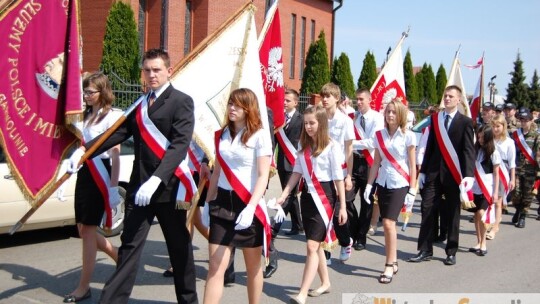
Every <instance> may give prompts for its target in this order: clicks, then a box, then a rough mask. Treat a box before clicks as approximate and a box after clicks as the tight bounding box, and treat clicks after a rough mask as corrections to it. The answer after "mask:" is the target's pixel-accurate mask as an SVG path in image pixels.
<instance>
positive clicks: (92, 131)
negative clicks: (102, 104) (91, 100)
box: [82, 108, 123, 158]
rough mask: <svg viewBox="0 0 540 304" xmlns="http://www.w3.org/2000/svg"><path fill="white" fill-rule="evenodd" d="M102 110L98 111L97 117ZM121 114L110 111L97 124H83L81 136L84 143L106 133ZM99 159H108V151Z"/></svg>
mask: <svg viewBox="0 0 540 304" xmlns="http://www.w3.org/2000/svg"><path fill="white" fill-rule="evenodd" d="M102 110H103V108H101V109H99V111H98V113H97V115H98V116H99V115H100V114H101V112H102ZM122 114H123V112H122V111H120V110H116V109H111V110H110V111H109V113H107V115H105V117H103V119H102V120H101V121H100V122H98V123H93V124H91V125H89V124H88V121H85V122H84V125H83V126H84V127H83V129H82V134H83V138H84V141H85V142H89V141H90V140H92V139H94V138H96V137H97V136H98V135H100V134H102V133H103V132H105V131H107V130H108V129H109V128H110V127H112V125H114V123H115V122H116V121H117V120H118V118H120V116H122ZM98 157H99V158H110V153H109V151H105V152H103V153H102V154H100V155H99V156H98Z"/></svg>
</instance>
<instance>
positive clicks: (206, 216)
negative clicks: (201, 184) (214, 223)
mask: <svg viewBox="0 0 540 304" xmlns="http://www.w3.org/2000/svg"><path fill="white" fill-rule="evenodd" d="M201 216H202V224H203V225H204V226H205V227H210V206H208V203H204V207H203V210H202V215H201Z"/></svg>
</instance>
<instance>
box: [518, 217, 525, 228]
mask: <svg viewBox="0 0 540 304" xmlns="http://www.w3.org/2000/svg"><path fill="white" fill-rule="evenodd" d="M525 216H527V215H526V214H520V216H519V220H518V221H517V223H516V227H517V228H525Z"/></svg>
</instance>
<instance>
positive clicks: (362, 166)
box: [345, 88, 384, 250]
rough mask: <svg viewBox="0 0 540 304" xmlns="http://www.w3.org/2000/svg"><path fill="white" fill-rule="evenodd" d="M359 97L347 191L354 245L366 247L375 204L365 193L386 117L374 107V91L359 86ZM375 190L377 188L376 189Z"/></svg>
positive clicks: (356, 248) (348, 212)
mask: <svg viewBox="0 0 540 304" xmlns="http://www.w3.org/2000/svg"><path fill="white" fill-rule="evenodd" d="M356 100H357V107H358V112H356V117H355V119H354V122H353V123H354V133H355V136H356V137H355V140H353V166H352V168H353V169H352V183H353V188H352V189H351V190H350V191H346V194H345V195H346V200H347V218H348V222H349V231H350V234H351V237H352V239H353V248H354V249H355V250H363V249H364V248H365V247H366V241H367V234H368V231H369V229H370V228H371V222H372V213H373V209H375V206H373V205H371V204H370V203H368V202H367V201H366V200H365V199H364V196H363V195H362V194H363V193H364V190H365V189H366V185H367V178H368V173H369V168H370V167H371V166H372V164H373V157H374V152H375V145H374V140H375V132H377V131H379V130H382V129H383V128H384V117H383V115H382V114H381V113H379V112H377V111H375V110H373V109H371V93H370V92H369V90H368V89H365V88H360V89H358V90H356ZM372 192H375V189H373V191H372ZM358 193H360V204H359V207H360V209H359V210H357V209H356V206H355V205H354V200H355V198H356V195H357V194H358ZM378 220H379V215H378V214H377V219H376V221H375V228H376V227H377V222H378ZM375 228H373V233H375Z"/></svg>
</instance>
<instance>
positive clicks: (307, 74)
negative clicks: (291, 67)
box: [300, 31, 330, 94]
mask: <svg viewBox="0 0 540 304" xmlns="http://www.w3.org/2000/svg"><path fill="white" fill-rule="evenodd" d="M329 81H330V65H329V63H328V48H327V46H326V40H325V36H324V31H321V33H320V34H319V38H318V39H317V41H315V43H312V44H311V45H310V46H309V50H308V53H307V56H306V66H305V68H304V74H303V77H302V86H301V87H300V93H301V94H313V93H319V92H320V90H321V88H322V86H323V85H324V84H325V83H327V82H329Z"/></svg>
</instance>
